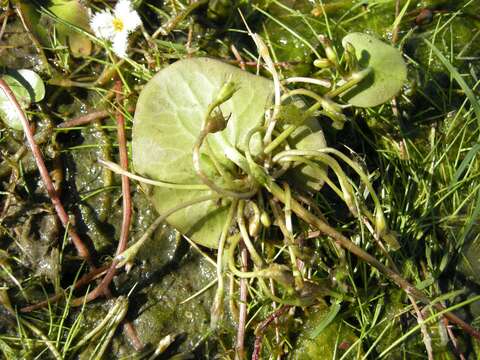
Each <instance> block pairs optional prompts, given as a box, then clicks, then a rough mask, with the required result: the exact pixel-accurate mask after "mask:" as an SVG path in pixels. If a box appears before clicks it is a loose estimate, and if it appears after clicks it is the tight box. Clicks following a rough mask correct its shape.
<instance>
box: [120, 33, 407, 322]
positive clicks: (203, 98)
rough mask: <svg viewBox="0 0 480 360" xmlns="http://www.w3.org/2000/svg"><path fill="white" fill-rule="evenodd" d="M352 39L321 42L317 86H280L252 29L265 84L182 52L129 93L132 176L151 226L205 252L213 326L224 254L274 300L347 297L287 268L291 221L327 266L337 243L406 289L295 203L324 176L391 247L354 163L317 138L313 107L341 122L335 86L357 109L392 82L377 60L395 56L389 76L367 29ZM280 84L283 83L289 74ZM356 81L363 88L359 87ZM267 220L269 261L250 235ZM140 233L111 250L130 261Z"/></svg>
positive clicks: (292, 243) (291, 255) (392, 90)
mask: <svg viewBox="0 0 480 360" xmlns="http://www.w3.org/2000/svg"><path fill="white" fill-rule="evenodd" d="M353 35H354V36H350V37H347V38H346V39H345V46H346V52H345V56H344V58H343V59H340V58H338V56H337V54H336V51H335V50H334V49H333V48H332V46H331V44H330V42H329V41H328V40H327V39H322V43H323V45H324V49H325V56H326V57H325V58H324V59H317V61H316V65H319V64H320V65H319V66H322V67H323V68H330V73H332V74H335V77H333V78H332V79H329V81H331V82H332V83H334V85H333V86H332V87H331V88H330V89H329V90H328V91H327V92H324V93H323V94H321V93H317V92H314V91H312V90H309V89H306V88H296V89H289V88H287V87H285V85H282V83H281V81H280V78H279V75H278V73H277V72H276V70H275V67H274V65H273V62H272V60H271V58H270V55H269V52H268V50H267V48H266V46H265V44H264V43H263V41H262V39H261V38H260V37H259V36H258V35H256V34H252V36H253V39H254V41H255V43H256V45H257V48H258V49H259V53H260V55H261V57H262V59H263V60H264V62H265V64H266V65H265V66H266V68H267V70H268V71H269V72H270V73H271V74H272V78H273V81H272V80H268V79H266V78H263V77H260V76H256V75H252V74H249V73H247V72H244V71H242V70H240V69H238V68H235V67H233V66H231V65H228V64H225V63H223V62H221V61H218V60H214V59H209V58H193V59H186V60H182V61H179V62H177V63H175V64H173V65H171V66H169V67H167V68H165V69H163V70H162V71H160V72H159V73H158V74H157V75H156V76H154V77H153V78H152V79H151V80H150V82H149V83H148V84H147V85H146V86H145V88H144V89H143V91H142V93H141V94H140V97H139V100H138V103H137V107H136V113H135V120H134V127H133V147H132V151H133V163H134V168H135V171H136V172H137V173H139V174H141V175H142V176H143V177H145V178H147V179H149V180H147V181H146V182H148V183H149V184H150V185H148V184H146V183H144V189H145V192H146V194H147V196H149V197H150V199H151V201H152V202H153V204H154V205H155V207H156V209H157V210H158V212H159V213H160V214H162V216H161V217H160V218H159V219H160V220H159V222H160V221H164V220H167V221H168V223H169V224H171V225H172V226H174V227H175V228H176V229H178V230H179V231H180V232H181V233H183V234H186V235H187V236H188V237H189V238H191V239H192V240H193V241H194V242H196V243H198V244H200V245H203V246H206V247H209V248H212V249H217V252H218V255H217V256H218V260H217V276H218V291H217V295H216V298H215V302H214V310H213V316H212V318H213V323H216V320H217V319H218V318H219V316H220V314H221V309H222V306H221V304H222V299H223V280H222V278H223V276H224V274H225V271H226V270H225V269H224V265H223V258H224V256H226V257H227V258H228V269H229V271H230V272H232V273H233V274H234V275H235V276H237V277H238V278H255V279H257V280H258V286H259V291H261V292H263V293H265V294H266V296H268V297H269V298H270V299H272V300H274V301H276V302H279V303H282V304H289V305H298V306H306V305H309V304H312V303H314V302H315V301H316V300H315V299H317V298H319V297H321V296H324V295H325V294H329V295H331V296H334V297H337V298H340V299H342V298H344V297H348V295H346V294H341V293H339V292H338V291H337V290H335V289H328V288H327V289H326V288H325V287H324V286H321V285H319V284H316V283H315V282H314V281H311V280H310V279H308V278H307V276H306V273H305V269H302V270H301V269H299V268H298V261H299V260H300V261H301V260H302V259H304V256H303V255H302V254H301V249H300V248H301V246H300V244H299V242H298V240H297V239H296V235H297V234H298V231H299V230H298V229H296V228H294V223H297V222H298V221H299V220H301V222H302V223H303V224H305V225H306V226H307V228H308V227H312V228H316V229H318V230H320V231H321V232H322V233H324V234H326V235H327V236H328V237H330V240H329V242H328V243H327V244H328V245H326V246H327V248H328V249H329V250H328V253H329V254H334V257H335V258H336V259H337V261H336V262H337V265H335V268H336V269H337V271H338V272H339V273H340V272H341V268H342V267H344V266H345V252H344V251H345V249H347V250H348V251H351V252H353V253H354V254H356V255H358V256H360V257H361V258H363V259H364V260H366V261H367V262H369V263H370V264H372V265H374V266H376V267H380V270H381V271H382V272H384V273H386V274H387V275H389V276H390V277H392V278H393V279H394V281H396V282H397V284H399V285H400V286H402V287H406V286H407V285H406V284H407V283H406V282H405V281H404V280H403V279H401V278H400V277H399V275H398V274H397V273H396V271H394V270H391V269H389V268H387V267H386V266H384V265H383V264H381V263H380V262H379V261H378V260H376V259H375V258H373V257H372V256H371V255H369V254H367V253H366V252H365V251H364V250H362V249H361V248H360V247H358V246H357V245H355V244H354V243H353V242H352V241H350V240H349V239H347V238H346V237H345V236H343V235H342V234H341V233H340V232H338V231H337V230H335V229H334V228H333V227H331V226H330V225H329V224H328V223H327V222H326V220H324V219H323V218H322V217H321V216H318V215H317V214H315V213H313V212H312V211H310V210H308V208H307V207H306V206H305V205H302V200H301V199H302V197H301V194H302V193H305V192H307V193H308V192H309V191H317V190H319V189H320V188H321V187H322V186H324V185H325V184H326V185H327V186H328V187H330V188H331V190H333V192H334V193H336V194H337V195H338V196H339V197H340V199H342V200H343V202H344V203H345V204H346V206H347V208H348V209H349V211H350V213H351V214H352V215H353V216H355V217H358V218H359V219H360V220H361V221H362V222H365V223H366V224H367V226H370V229H371V230H372V234H373V236H374V238H375V239H376V240H377V241H378V243H379V244H380V248H381V249H382V250H383V251H388V250H396V249H398V247H399V245H398V243H397V241H396V239H395V236H394V235H393V233H392V232H390V231H389V229H388V227H387V225H386V220H385V216H384V213H383V210H382V206H381V204H380V201H379V199H378V197H377V195H376V194H375V191H374V189H373V186H372V184H371V183H370V180H369V178H368V176H367V174H366V173H365V172H364V170H363V169H362V167H361V166H360V165H359V164H358V163H356V162H355V161H354V160H352V159H350V158H349V157H348V156H346V155H345V154H343V153H342V152H340V151H338V150H336V149H334V148H331V147H328V146H327V144H326V140H325V138H324V134H323V130H322V128H321V126H320V124H319V123H318V116H319V115H322V116H323V118H324V119H325V118H329V119H331V120H332V121H333V125H334V127H336V128H341V127H342V126H343V124H344V123H345V122H346V121H347V116H346V115H345V114H344V113H343V108H345V107H348V106H350V105H348V103H347V104H344V103H343V100H342V96H343V95H344V94H346V93H347V94H349V93H350V92H351V91H356V92H357V94H356V95H355V96H353V97H352V96H350V97H347V96H345V98H346V99H347V101H348V99H350V100H352V99H353V100H352V101H353V102H359V103H360V101H359V100H358V97H361V94H363V93H365V97H366V98H367V100H365V102H364V103H363V104H360V105H365V106H367V105H366V103H367V102H368V101H373V100H372V99H373V98H374V97H378V95H375V91H376V92H379V91H380V92H382V93H383V94H384V95H385V96H384V98H383V99H384V101H386V100H388V99H389V98H390V97H392V96H394V95H395V94H396V93H397V92H398V91H399V90H400V88H401V86H402V85H403V81H402V80H401V79H402V76H403V75H402V74H400V75H399V76H398V78H397V81H396V82H394V83H393V85H392V84H388V85H386V79H385V71H384V68H382V66H381V65H380V63H381V61H382V59H384V61H386V65H388V66H393V65H391V64H397V66H398V68H399V72H400V73H402V72H404V70H405V64H404V63H403V60H402V59H401V56H400V55H399V53H398V51H397V50H395V49H393V48H391V47H389V46H388V45H386V44H383V43H380V42H379V41H378V40H376V39H374V38H372V37H370V36H368V35H365V36H363V35H362V36H360V35H358V34H353ZM372 43H373V45H371V44H372ZM365 44H366V45H365ZM354 45H358V46H359V47H360V48H361V52H360V54H365V53H367V55H368V58H369V59H370V62H369V61H363V60H362V59H361V58H360V59H359V58H358V55H357V54H359V53H358V52H356V51H355V49H354ZM387 48H388V50H387ZM388 51H390V53H391V54H394V55H395V56H397V55H398V56H400V61H398V59H396V60H395V61H394V62H393V63H392V61H390V58H389V57H388V56H386V55H385V54H388ZM369 64H371V66H369ZM403 77H404V76H403ZM337 79H339V80H337ZM289 80H290V81H287V83H295V82H296V80H294V79H289ZM311 80H312V81H314V82H315V79H311ZM298 81H299V82H305V79H303V80H302V79H299V80H298ZM363 81H368V82H369V84H370V85H369V86H367V87H364V86H363ZM372 88H373V90H372ZM372 91H373V95H372ZM368 98H369V99H370V100H368ZM310 100H313V103H312V102H311V101H310ZM307 104H308V105H307ZM323 121H324V120H323ZM340 162H343V163H345V164H347V165H348V166H349V167H350V168H351V169H352V171H353V172H354V173H356V174H357V175H358V176H359V178H360V180H361V183H362V184H363V185H362V186H365V188H366V190H367V193H368V194H369V196H370V197H371V201H372V203H373V207H374V208H373V211H370V210H369V209H368V208H369V201H370V200H368V201H366V199H361V198H360V197H359V196H358V194H357V193H356V192H355V190H354V187H353V186H352V180H351V179H349V178H348V177H347V176H346V174H345V172H344V170H343V169H342V166H341V165H340ZM111 168H112V169H113V168H114V167H111ZM330 171H331V172H332V173H333V174H334V178H333V179H332V178H331V177H330V174H329V172H330ZM292 175H295V176H292ZM137 178H138V177H137ZM152 184H153V185H154V186H151V185H152ZM303 201H304V200H303ZM294 215H296V216H297V217H298V220H294ZM270 218H273V220H274V221H273V224H275V225H276V226H278V227H279V228H280V230H281V233H282V236H283V238H284V244H285V248H286V249H287V254H288V255H287V256H286V258H285V259H282V258H283V256H281V257H280V258H279V260H281V261H276V260H273V259H266V258H265V256H264V255H263V254H262V253H263V250H262V249H263V247H264V245H262V244H261V243H259V242H258V241H259V239H260V237H262V238H263V239H265V238H268V234H269V233H270V232H269V227H270V223H271V220H268V219H270ZM156 225H158V224H156ZM146 239H147V237H142V239H141V241H138V242H137V243H136V244H135V245H134V246H132V247H131V248H129V249H127V250H126V251H125V252H124V253H123V254H122V255H121V256H120V259H122V261H123V263H125V262H130V261H132V259H133V258H134V256H135V254H136V253H137V251H138V249H139V248H140V247H141V246H142V244H143V242H144V241H146ZM240 242H242V243H243V244H244V245H245V247H246V249H247V250H248V254H249V256H250V258H251V259H252V261H253V264H254V269H253V271H241V270H239V268H238V267H237V264H236V260H235V253H236V251H237V247H238V245H239V243H240ZM227 248H228V251H227V252H226V254H225V255H224V251H225V249H227ZM288 263H289V264H290V265H289V266H287V265H286V264H288ZM266 281H274V282H275V283H276V284H278V285H279V286H280V289H281V290H278V291H280V293H277V292H276V291H272V290H271V289H270V288H269V287H268V286H267V283H266Z"/></svg>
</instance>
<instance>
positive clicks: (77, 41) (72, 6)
mask: <svg viewBox="0 0 480 360" xmlns="http://www.w3.org/2000/svg"><path fill="white" fill-rule="evenodd" d="M48 9H49V10H50V11H51V12H52V13H53V14H54V15H56V16H57V17H58V18H59V19H61V20H63V21H65V22H67V23H69V24H72V25H75V26H76V27H78V28H80V29H83V30H89V29H90V25H89V16H88V11H87V8H86V7H85V6H84V5H82V4H81V3H80V1H78V0H72V1H65V0H54V1H52V5H50V6H49V7H48ZM56 28H57V32H58V35H59V39H60V41H62V42H64V43H65V44H68V46H69V47H70V50H71V51H72V54H73V56H76V57H79V56H88V55H90V53H91V52H92V42H91V41H90V39H89V38H88V37H86V36H85V35H83V34H81V33H79V32H77V31H76V30H75V29H73V28H72V26H69V25H66V24H56Z"/></svg>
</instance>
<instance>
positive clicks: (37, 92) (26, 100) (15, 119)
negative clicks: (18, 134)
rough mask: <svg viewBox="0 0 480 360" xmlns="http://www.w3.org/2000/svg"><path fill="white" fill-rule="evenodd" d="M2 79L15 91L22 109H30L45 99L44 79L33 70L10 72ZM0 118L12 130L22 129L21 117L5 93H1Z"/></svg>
mask: <svg viewBox="0 0 480 360" xmlns="http://www.w3.org/2000/svg"><path fill="white" fill-rule="evenodd" d="M2 79H3V80H4V81H5V82H6V83H7V84H8V86H9V87H10V89H11V90H12V91H13V93H14V95H15V97H16V98H17V101H18V102H19V103H20V106H21V107H22V109H26V108H28V106H30V104H31V103H32V102H38V101H41V100H42V99H43V98H44V97H45V85H44V83H43V80H42V78H41V77H40V76H39V75H38V74H37V73H35V72H34V71H32V70H27V69H22V70H9V71H8V72H7V73H6V74H5V75H3V76H2ZM0 117H1V118H2V119H3V121H4V122H5V123H6V124H7V125H8V126H9V127H11V128H13V129H16V130H21V129H22V123H21V121H20V116H19V114H18V112H17V110H16V109H15V107H14V106H13V104H11V102H10V100H9V99H8V98H7V96H6V95H5V93H4V92H3V91H0Z"/></svg>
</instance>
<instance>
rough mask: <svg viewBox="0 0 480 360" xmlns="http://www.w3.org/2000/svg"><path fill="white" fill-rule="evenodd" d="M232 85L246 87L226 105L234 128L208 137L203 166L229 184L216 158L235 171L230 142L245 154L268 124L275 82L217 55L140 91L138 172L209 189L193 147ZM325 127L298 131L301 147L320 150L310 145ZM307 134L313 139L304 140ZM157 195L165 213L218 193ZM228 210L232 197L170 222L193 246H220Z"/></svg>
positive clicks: (165, 191)
mask: <svg viewBox="0 0 480 360" xmlns="http://www.w3.org/2000/svg"><path fill="white" fill-rule="evenodd" d="M229 80H231V81H233V82H234V83H235V85H236V86H237V87H238V90H237V91H236V92H235V93H234V95H233V96H232V97H231V98H230V99H229V100H228V101H226V102H225V103H223V104H222V105H221V106H220V108H221V111H222V113H223V114H224V116H225V117H229V120H228V123H227V127H226V128H225V129H224V130H222V131H219V132H216V133H213V134H210V135H208V137H207V140H206V141H205V143H204V145H203V147H202V156H201V159H202V160H201V161H202V168H203V169H204V171H205V172H206V173H207V175H208V176H209V178H210V179H212V180H214V181H215V182H217V183H221V182H222V176H221V175H220V174H219V173H218V172H217V171H216V169H215V166H213V165H212V164H213V162H214V161H215V162H217V163H219V164H221V165H223V166H224V167H226V168H228V169H232V171H233V172H235V165H234V164H233V163H232V162H231V161H230V160H229V159H228V158H227V156H226V155H225V151H226V148H225V145H228V146H231V147H234V148H236V149H238V150H240V151H242V152H243V151H245V143H246V135H247V134H248V132H249V131H250V130H251V129H253V128H255V127H257V126H259V125H262V124H263V122H264V114H265V110H266V109H268V108H269V107H270V106H271V101H272V93H273V82H272V81H270V80H268V79H265V78H262V77H259V76H255V75H252V74H249V73H247V72H245V71H242V70H240V69H238V68H236V67H234V66H232V65H228V64H225V63H223V62H221V61H218V60H214V59H209V58H195V59H186V60H181V61H178V62H176V63H174V64H172V65H170V66H169V67H167V68H165V69H163V70H161V71H160V72H159V73H158V74H157V75H155V76H154V77H153V78H152V79H151V80H150V81H149V82H148V84H147V85H146V86H145V88H144V89H143V90H142V92H141V93H140V96H139V99H138V102H137V106H136V111H135V118H134V124H133V139H132V142H133V145H132V146H133V149H132V150H133V165H134V168H135V171H136V172H138V173H140V174H141V175H143V176H145V177H148V178H152V179H155V180H159V181H164V182H169V183H174V184H196V185H199V184H202V182H201V181H200V179H199V178H198V177H197V174H196V173H195V171H194V169H193V165H192V164H193V163H192V152H193V147H194V144H195V142H196V140H197V137H198V135H199V133H200V127H201V124H202V121H203V118H204V116H205V114H206V112H207V107H208V106H209V104H211V103H212V102H213V100H214V99H215V97H216V96H217V95H218V92H219V90H220V89H221V87H222V86H223V85H224V84H225V83H226V82H227V81H229ZM317 126H318V124H317ZM312 129H314V128H312ZM317 130H318V128H315V129H314V130H313V132H312V131H304V132H303V133H304V134H303V135H302V136H300V134H297V137H296V139H295V142H296V143H298V144H300V143H301V144H303V145H304V146H309V147H311V146H313V145H312V144H310V143H309V142H311V141H312V139H314V138H317V137H318V135H312V134H315V131H317ZM320 134H321V132H320ZM307 135H309V137H308V141H307V140H304V141H303V142H302V139H303V138H305V139H307ZM323 140H324V139H323V135H322V141H323ZM307 142H308V144H307ZM321 143H322V144H324V142H321ZM259 144H260V135H259V134H257V135H256V136H254V137H253V139H252V141H251V150H252V153H254V154H255V153H258V152H259V151H260V148H259ZM314 145H315V146H317V147H318V144H316V143H315V144H314ZM228 146H227V147H228ZM298 146H300V145H298ZM212 160H214V161H212ZM149 190H150V189H149ZM149 194H150V196H151V199H152V201H153V203H154V205H155V207H156V209H157V210H158V212H159V213H164V212H165V211H167V210H169V209H171V208H174V207H176V206H178V205H180V204H182V203H185V202H188V201H191V200H194V199H198V198H200V197H203V196H206V195H209V194H212V195H213V194H214V193H213V192H212V191H210V190H195V189H172V188H165V187H154V188H152V189H151V192H149ZM228 206H229V201H228V200H227V201H222V202H220V201H208V202H204V203H201V204H197V205H193V206H190V207H188V208H186V209H183V210H180V211H178V212H176V213H175V214H173V215H172V216H170V217H169V218H168V222H169V223H170V224H171V225H172V226H174V227H175V228H177V229H178V230H179V231H180V232H182V233H184V234H187V235H188V236H189V237H191V238H192V240H193V241H195V242H197V243H199V244H201V245H204V246H207V247H210V248H216V247H217V242H218V238H219V235H220V233H221V230H222V227H223V226H224V223H225V218H226V213H227V210H228Z"/></svg>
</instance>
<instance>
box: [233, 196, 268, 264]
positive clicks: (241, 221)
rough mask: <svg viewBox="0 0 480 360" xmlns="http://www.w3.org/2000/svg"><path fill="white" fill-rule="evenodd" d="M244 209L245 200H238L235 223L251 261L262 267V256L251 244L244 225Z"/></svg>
mask: <svg viewBox="0 0 480 360" xmlns="http://www.w3.org/2000/svg"><path fill="white" fill-rule="evenodd" d="M244 210H245V201H243V200H240V201H239V203H238V208H237V223H238V228H239V229H240V234H241V235H242V239H243V242H244V243H245V246H246V247H247V249H248V252H249V253H250V256H251V257H252V261H253V263H254V264H255V266H256V267H258V268H260V269H262V268H263V267H264V262H263V259H262V257H261V256H260V255H259V254H258V252H257V250H256V249H255V246H253V244H252V241H251V240H250V236H249V234H248V231H247V227H246V225H245V217H244Z"/></svg>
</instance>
